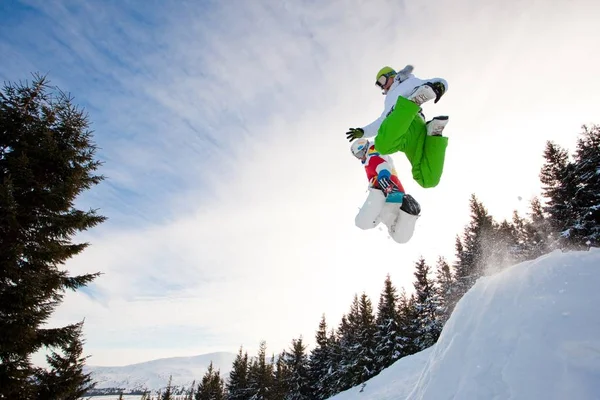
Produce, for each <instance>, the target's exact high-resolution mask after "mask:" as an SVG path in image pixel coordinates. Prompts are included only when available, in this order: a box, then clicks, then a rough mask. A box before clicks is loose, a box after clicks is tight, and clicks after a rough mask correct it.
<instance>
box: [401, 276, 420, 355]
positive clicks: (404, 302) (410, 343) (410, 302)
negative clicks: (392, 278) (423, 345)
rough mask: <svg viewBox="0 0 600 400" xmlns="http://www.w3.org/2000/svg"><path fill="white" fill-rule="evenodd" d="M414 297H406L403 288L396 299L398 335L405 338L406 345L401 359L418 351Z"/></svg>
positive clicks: (416, 315) (417, 316) (416, 314)
mask: <svg viewBox="0 0 600 400" xmlns="http://www.w3.org/2000/svg"><path fill="white" fill-rule="evenodd" d="M415 304H416V299H415V295H414V294H412V295H410V296H408V294H407V293H406V290H405V289H404V287H403V288H402V289H401V290H400V296H399V299H398V317H399V326H400V335H401V336H402V337H403V338H406V345H405V346H404V347H403V349H402V356H401V357H400V358H402V357H406V356H409V355H411V354H414V353H416V352H418V351H419V346H418V343H417V341H418V337H419V323H418V320H419V314H418V312H417V308H416V307H415Z"/></svg>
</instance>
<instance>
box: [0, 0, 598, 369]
mask: <svg viewBox="0 0 600 400" xmlns="http://www.w3.org/2000/svg"><path fill="white" fill-rule="evenodd" d="M578 3H579V4H578V5H579V7H575V6H571V5H570V3H563V2H559V1H557V2H554V3H553V4H552V5H548V4H549V3H547V2H535V1H529V2H519V3H518V4H517V3H516V2H515V3H506V2H501V1H497V2H492V3H489V2H488V3H486V4H485V5H482V4H480V3H477V2H470V1H468V0H463V1H460V2H453V3H452V4H450V3H447V4H446V3H443V2H433V3H427V4H420V3H419V4H417V3H410V2H407V3H403V2H397V1H376V2H367V3H365V2H363V1H358V0H357V1H341V0H339V1H331V2H311V1H303V2H291V1H288V2H279V3H277V2H270V1H257V2H235V3H233V2H216V1H214V2H213V1H207V2H202V3H194V2H178V3H177V4H175V3H163V2H144V3H143V6H142V5H141V3H135V2H120V1H105V2H102V3H101V4H100V3H98V4H96V3H77V4H75V3H71V2H61V1H37V0H35V1H34V0H28V1H26V2H24V3H23V5H22V6H20V7H17V8H15V7H14V6H13V7H9V8H8V10H7V11H8V13H3V15H4V16H3V17H2V18H3V20H8V21H10V24H2V27H0V37H1V38H2V39H1V40H0V50H1V51H2V54H9V55H11V57H10V58H8V60H9V61H8V62H6V63H3V66H2V67H1V69H0V77H1V78H2V79H5V80H15V79H23V78H26V77H27V76H23V74H24V73H25V74H27V73H28V72H29V71H40V72H42V73H44V72H48V73H49V77H50V78H51V80H52V82H53V83H54V84H57V85H58V86H60V87H61V88H62V89H66V90H68V91H71V92H72V93H73V95H74V96H75V97H76V98H75V100H76V102H78V103H79V104H83V105H84V106H85V107H86V109H87V110H88V111H89V113H90V117H91V120H92V122H93V128H94V130H95V131H96V136H95V138H96V141H97V142H98V144H99V146H100V148H101V149H100V151H99V153H98V154H99V157H101V159H102V160H104V161H105V165H104V167H103V168H102V171H101V172H102V173H104V174H105V175H107V178H108V179H107V181H105V182H103V183H102V184H101V185H99V186H98V187H97V188H94V190H92V191H91V192H90V193H88V194H86V195H85V196H84V197H82V199H81V204H82V206H85V207H94V208H96V207H100V211H101V213H103V214H105V215H107V216H108V217H109V218H110V219H109V220H108V221H107V222H106V223H105V224H103V225H102V226H100V227H98V228H95V229H94V230H92V231H90V232H86V233H85V234H82V235H81V236H80V238H79V239H80V240H89V241H90V242H91V243H92V246H91V247H90V248H89V249H88V250H86V251H85V253H83V254H82V255H80V256H78V257H77V258H76V259H74V260H72V262H70V263H69V264H68V266H69V268H71V269H72V270H73V271H74V272H77V273H79V272H95V271H102V272H104V275H102V277H100V278H99V279H98V280H97V281H96V282H95V283H94V284H93V285H92V286H91V287H90V288H89V289H87V290H86V291H85V292H82V293H77V294H69V295H68V297H67V299H66V301H65V303H64V305H62V306H61V308H60V310H59V312H58V313H57V315H56V316H55V318H54V321H53V323H57V324H58V323H66V322H72V321H73V320H76V319H80V318H83V317H85V318H86V324H85V326H86V328H85V329H86V336H87V338H88V341H87V351H88V352H90V353H92V354H93V356H94V357H93V358H92V360H91V361H90V362H91V363H92V364H104V365H107V364H123V363H126V362H130V361H142V360H144V359H148V358H153V357H154V356H155V355H156V356H157V357H158V356H165V355H170V354H169V353H168V351H172V355H183V354H186V352H202V351H213V350H231V351H236V350H237V347H238V346H239V345H241V344H243V345H244V346H245V347H248V348H253V347H256V345H257V344H258V341H259V340H260V339H262V338H264V339H266V340H267V341H268V344H271V345H272V348H273V349H274V351H278V350H279V349H280V348H282V347H284V346H287V344H288V342H289V341H290V340H291V339H292V338H293V337H296V336H298V335H299V334H303V335H304V336H305V338H307V340H309V341H310V340H311V339H312V335H313V333H314V330H315V329H316V327H317V324H318V320H319V317H320V315H321V313H322V312H325V313H327V316H328V318H330V321H331V322H332V323H337V321H338V320H339V317H340V316H341V313H343V312H345V311H346V307H347V306H348V305H349V302H350V301H351V297H352V295H353V294H354V293H356V292H360V291H362V290H365V291H367V292H368V293H369V294H370V295H371V296H372V298H373V299H374V300H375V301H376V299H377V296H378V293H379V290H380V289H381V286H382V284H383V280H384V278H385V274H386V273H388V272H390V273H391V274H392V279H393V280H394V282H396V283H397V285H398V286H406V287H410V286H411V284H412V263H413V262H414V261H415V260H416V258H417V257H418V256H419V255H420V254H423V255H425V256H427V257H429V258H430V259H431V260H432V261H433V260H434V259H435V257H436V256H437V255H438V254H444V255H447V256H450V257H451V256H452V253H453V244H454V240H453V239H454V235H455V234H456V233H459V231H460V229H461V228H462V226H463V225H464V223H466V221H467V218H468V207H467V200H468V196H469V195H470V193H472V192H476V193H477V194H478V195H480V197H481V198H482V199H483V200H484V202H486V203H487V204H489V205H491V207H490V209H491V211H492V212H494V213H495V214H498V213H499V214H502V215H507V216H508V215H510V212H511V211H512V209H513V208H516V207H520V208H521V209H524V208H525V206H526V205H525V204H521V203H518V202H517V200H516V198H517V196H519V195H522V196H523V197H524V198H525V199H527V198H528V196H529V195H530V194H531V193H535V192H536V191H537V170H538V168H539V163H540V161H539V157H538V155H540V154H541V150H542V146H543V142H544V141H545V140H546V139H551V138H555V139H559V140H570V139H564V135H565V134H567V135H569V134H573V133H574V132H573V130H577V129H578V127H579V125H580V124H581V123H582V122H586V121H585V119H589V118H591V117H593V115H594V114H593V113H594V112H595V111H594V110H595V108H597V104H598V103H599V102H598V100H599V99H598V95H597V93H600V91H599V90H598V89H599V87H598V85H599V84H598V83H597V82H590V81H589V80H587V79H586V77H587V76H593V73H595V72H594V71H596V70H597V67H598V66H599V63H600V62H599V60H598V58H597V56H596V55H594V54H593V53H589V52H588V50H587V49H588V48H589V49H592V48H595V47H594V45H597V44H598V43H597V40H598V39H596V36H594V35H591V33H592V32H591V30H592V28H591V27H593V26H594V25H593V23H592V22H593V21H594V20H595V19H594V18H596V17H597V16H598V14H599V12H598V7H597V6H596V5H595V4H594V3H591V2H588V3H586V2H584V1H583V0H582V1H580V2H578ZM5 7H6V6H5ZM548 21H551V24H550V25H552V29H550V27H549V26H548ZM596 47H597V46H596ZM590 51H591V50H590ZM578 57H585V58H586V62H581V63H580V62H577V63H575V64H574V63H573V62H569V59H571V60H575V59H577V58H578ZM408 63H411V64H414V65H415V66H416V70H415V72H416V74H417V75H419V76H421V77H433V76H443V77H445V78H446V79H448V81H449V82H450V91H449V92H448V94H447V95H446V97H445V98H444V100H443V101H442V102H440V103H438V104H436V105H426V107H425V112H426V113H427V114H428V115H430V116H433V115H435V114H433V113H438V114H449V115H450V116H451V122H450V124H449V126H448V132H449V133H448V134H449V135H450V137H451V144H450V148H449V150H448V160H447V167H446V172H445V175H444V179H443V181H442V183H441V184H440V186H439V187H438V188H435V189H432V190H423V189H420V188H419V187H417V186H416V184H414V183H413V182H412V181H411V179H410V176H409V168H408V164H407V162H406V160H405V159H404V158H403V156H402V155H397V156H395V160H396V164H397V167H398V169H399V170H400V173H401V179H402V180H403V183H404V186H405V187H406V188H407V190H409V191H410V192H412V193H413V194H414V195H415V196H416V197H417V199H418V200H419V201H420V202H421V204H422V206H423V210H424V213H423V216H422V218H421V220H420V222H419V225H418V227H417V233H416V234H415V238H414V240H413V241H411V243H410V244H409V245H407V246H398V245H396V244H394V243H392V241H391V240H389V239H386V235H385V233H384V232H381V231H378V230H375V231H373V232H363V231H359V230H358V229H356V228H355V227H354V225H353V221H354V215H355V213H356V211H357V207H358V206H360V204H362V201H363V199H364V196H365V191H364V190H365V186H366V182H365V178H364V172H363V170H362V168H361V166H360V164H358V163H357V162H356V160H354V159H352V157H350V156H349V150H348V147H349V146H348V144H347V142H346V140H345V138H344V135H343V132H345V130H346V129H347V128H348V127H350V126H360V125H363V124H366V123H368V122H370V121H371V120H372V119H374V118H375V117H376V116H378V115H379V113H380V112H381V106H382V100H383V98H382V97H381V95H380V94H379V93H378V91H377V90H376V88H375V87H374V84H373V81H374V79H373V78H374V73H375V71H377V70H378V69H379V68H380V67H381V66H383V65H392V66H396V67H403V66H404V65H405V64H408ZM24 71H27V72H24ZM570 74H571V75H573V76H575V77H578V79H581V80H585V81H586V82H587V83H586V85H589V86H587V89H588V91H586V92H585V93H582V92H581V91H575V89H574V86H573V84H572V80H570V79H557V77H565V76H569V75H570ZM582 95H583V96H582ZM557 115H558V116H559V117H557ZM190 335H192V336H195V337H197V338H198V341H197V344H193V340H192V339H190V337H191V336H190ZM178 338H181V340H178ZM183 338H188V339H189V340H188V339H185V340H184V339H183ZM134 342H136V343H137V344H134ZM140 347H145V348H147V350H146V351H144V350H142V349H140ZM159 349H160V350H159ZM169 349H170V350H169Z"/></svg>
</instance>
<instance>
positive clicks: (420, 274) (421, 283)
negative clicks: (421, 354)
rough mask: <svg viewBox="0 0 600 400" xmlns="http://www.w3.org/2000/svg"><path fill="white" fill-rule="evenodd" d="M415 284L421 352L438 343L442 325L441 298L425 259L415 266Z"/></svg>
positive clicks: (418, 344) (417, 343)
mask: <svg viewBox="0 0 600 400" xmlns="http://www.w3.org/2000/svg"><path fill="white" fill-rule="evenodd" d="M414 276H415V278H416V280H415V281H414V283H413V286H414V288H415V304H414V307H415V309H416V314H417V315H416V316H417V321H416V324H417V326H418V335H417V340H416V345H417V348H418V349H419V350H425V349H426V348H428V347H431V346H432V345H434V344H435V342H436V341H437V339H438V337H439V335H440V333H441V331H442V323H441V321H440V318H439V313H438V307H439V297H438V294H437V291H436V290H435V286H434V282H433V280H432V279H431V278H430V267H429V265H428V264H427V263H426V262H425V259H424V258H423V257H420V258H419V260H418V261H417V262H416V264H415V272H414Z"/></svg>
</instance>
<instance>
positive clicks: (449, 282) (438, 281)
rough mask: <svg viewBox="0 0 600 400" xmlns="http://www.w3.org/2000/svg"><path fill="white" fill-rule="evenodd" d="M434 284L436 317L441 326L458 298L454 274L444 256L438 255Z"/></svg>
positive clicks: (448, 316)
mask: <svg viewBox="0 0 600 400" xmlns="http://www.w3.org/2000/svg"><path fill="white" fill-rule="evenodd" d="M434 285H435V288H436V291H437V293H438V296H439V306H438V307H439V308H438V318H439V319H440V323H441V324H442V326H443V325H444V324H445V323H446V321H448V318H450V315H451V314H452V311H454V306H455V305H456V303H457V302H458V300H459V299H458V293H457V291H456V282H455V280H454V276H452V271H450V265H449V264H448V262H447V261H446V259H445V258H444V257H438V260H437V263H436V272H435V279H434Z"/></svg>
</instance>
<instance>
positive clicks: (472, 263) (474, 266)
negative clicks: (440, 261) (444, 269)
mask: <svg viewBox="0 0 600 400" xmlns="http://www.w3.org/2000/svg"><path fill="white" fill-rule="evenodd" d="M470 209H471V221H470V222H469V224H468V225H467V226H466V227H465V230H464V233H463V236H462V240H461V239H460V238H458V237H457V238H456V261H455V263H454V269H455V274H454V275H455V277H456V287H457V289H458V293H459V297H462V295H463V294H465V293H466V292H467V291H468V290H469V289H470V288H471V287H472V286H473V284H474V283H475V281H477V279H479V278H480V277H481V276H482V275H483V274H484V273H485V268H486V267H487V264H488V260H489V257H490V255H491V252H490V248H491V246H493V245H494V234H495V226H494V220H493V218H492V216H491V215H489V214H488V211H487V209H486V208H485V207H484V205H483V203H481V202H480V201H479V200H478V199H477V197H476V196H475V195H474V194H473V195H471V199H470Z"/></svg>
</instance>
